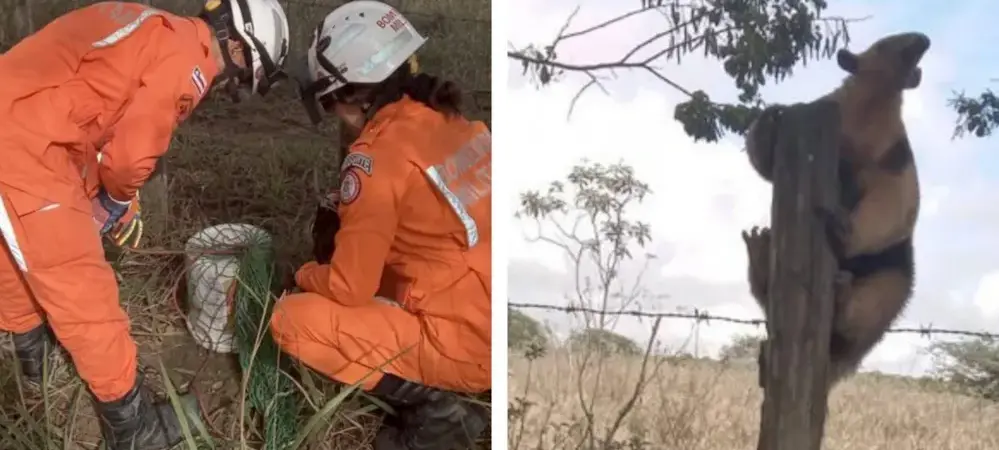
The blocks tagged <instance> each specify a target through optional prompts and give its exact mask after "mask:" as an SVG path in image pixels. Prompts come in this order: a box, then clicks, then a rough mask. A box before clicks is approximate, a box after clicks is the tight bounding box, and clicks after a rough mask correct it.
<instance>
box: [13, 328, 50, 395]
mask: <svg viewBox="0 0 999 450" xmlns="http://www.w3.org/2000/svg"><path fill="white" fill-rule="evenodd" d="M11 337H12V338H13V341H14V354H15V355H17V360H18V362H20V363H21V374H23V375H24V378H25V379H27V380H28V381H30V382H32V383H41V382H42V370H43V369H44V364H45V355H46V354H47V355H48V356H49V361H52V360H53V359H52V357H53V356H54V355H55V354H56V352H57V351H58V347H57V345H56V339H55V336H53V334H52V329H50V328H49V326H48V325H47V324H45V323H42V324H41V325H39V326H37V327H35V328H34V329H32V330H31V331H28V332H25V333H11ZM49 373H52V365H51V364H50V365H49Z"/></svg>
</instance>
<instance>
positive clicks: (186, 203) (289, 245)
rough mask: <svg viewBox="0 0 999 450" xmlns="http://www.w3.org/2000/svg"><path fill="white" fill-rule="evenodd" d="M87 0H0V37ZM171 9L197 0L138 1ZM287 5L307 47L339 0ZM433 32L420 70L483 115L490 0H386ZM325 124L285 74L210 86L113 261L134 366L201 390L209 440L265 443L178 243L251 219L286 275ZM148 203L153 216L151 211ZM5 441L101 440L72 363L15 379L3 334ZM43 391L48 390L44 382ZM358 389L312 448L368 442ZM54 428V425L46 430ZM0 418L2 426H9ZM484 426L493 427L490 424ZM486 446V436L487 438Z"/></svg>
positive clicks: (307, 216)
mask: <svg viewBox="0 0 999 450" xmlns="http://www.w3.org/2000/svg"><path fill="white" fill-rule="evenodd" d="M89 3H94V2H93V1H80V0H77V1H72V0H0V12H3V14H0V21H3V22H4V23H3V27H2V31H0V48H7V47H9V46H10V45H13V44H14V43H16V42H17V40H18V39H19V38H20V37H21V36H23V35H24V34H25V33H27V32H29V31H30V30H32V29H37V28H38V27H40V26H41V25H43V24H44V23H46V22H47V21H48V20H50V19H51V18H52V17H54V16H55V15H57V14H59V13H62V12H64V11H66V10H68V9H70V8H73V7H77V6H82V5H85V4H89ZM144 3H151V4H153V5H154V6H157V7H161V8H164V9H167V10H171V11H178V12H184V13H194V12H196V11H197V10H198V9H199V8H200V2H198V1H195V0H192V1H183V0H159V1H152V2H149V1H146V2H144ZM282 3H283V4H285V5H286V8H287V10H288V13H289V18H290V21H291V26H292V28H293V33H294V39H295V41H294V42H293V45H292V47H293V49H297V50H301V48H302V45H303V44H304V42H305V40H306V38H307V34H309V33H311V30H312V27H313V25H314V21H315V20H317V19H318V18H319V17H321V16H322V15H325V14H326V13H328V12H329V11H331V10H332V9H333V8H334V7H335V6H336V5H338V4H341V3H343V2H336V1H331V0H323V1H318V0H295V1H283V2H282ZM390 3H393V4H395V5H396V6H397V7H399V8H400V9H401V10H402V11H403V12H404V13H406V14H408V15H409V17H410V18H411V19H412V20H413V22H415V23H416V25H417V26H418V27H419V28H420V30H421V31H422V32H423V33H424V34H426V35H428V36H429V38H430V41H429V42H428V44H427V45H426V46H425V47H424V49H423V51H422V53H421V56H420V64H421V68H422V69H423V70H424V71H427V72H431V73H436V74H439V75H443V76H446V77H448V78H451V79H453V80H456V81H457V82H459V83H460V84H461V85H462V86H463V87H464V88H465V89H466V91H467V92H468V93H469V97H468V99H467V101H466V112H467V113H468V115H469V116H470V117H473V118H476V119H481V120H486V121H487V122H489V114H490V112H489V92H490V24H489V20H490V7H489V2H488V1H485V0H464V1H458V0H397V1H390ZM338 148H339V143H338V142H337V133H336V131H335V128H334V126H333V125H331V124H325V125H324V127H323V128H322V129H321V130H319V131H316V130H314V129H312V128H311V126H310V125H308V121H307V118H306V115H305V113H304V111H302V109H301V107H300V104H299V103H298V101H297V99H296V98H295V97H294V95H293V91H292V89H291V87H290V86H283V87H282V88H281V89H279V90H278V91H277V92H275V93H274V94H273V95H272V97H269V98H267V99H266V100H259V99H254V100H252V101H250V102H247V103H244V104H242V105H232V104H231V103H229V102H228V101H227V100H226V99H225V98H210V99H206V101H205V102H204V103H203V104H202V106H200V107H199V109H198V110H197V111H196V112H195V114H194V115H193V116H192V118H191V119H190V120H189V121H188V123H186V124H184V125H183V126H182V127H181V129H180V130H179V132H178V133H177V134H176V136H175V139H174V141H173V144H172V146H171V149H170V152H169V153H168V156H167V158H166V162H167V167H168V171H167V173H168V175H169V177H168V179H169V186H170V187H169V193H170V201H169V206H168V208H167V209H165V210H162V211H164V212H166V211H168V213H165V214H156V212H157V208H156V207H155V206H153V205H149V206H147V211H148V212H149V214H148V215H147V217H148V219H147V223H148V225H147V233H146V236H147V238H148V239H147V240H146V242H145V243H144V249H142V250H140V251H137V252H133V253H129V254H125V255H123V256H122V257H121V259H120V261H119V264H118V267H119V272H120V274H121V280H122V281H121V283H122V284H121V285H122V293H121V302H122V305H123V306H124V307H125V308H126V310H127V311H128V313H129V315H130V317H131V319H132V329H133V335H134V336H135V338H136V339H137V341H138V342H139V345H140V367H141V368H142V370H143V371H144V372H146V373H148V375H147V379H148V380H150V381H151V382H152V383H151V384H152V385H153V386H154V388H155V389H156V390H157V391H159V392H163V387H162V384H161V383H160V381H161V373H160V369H159V368H160V362H161V361H162V364H163V367H165V368H166V371H167V373H168V374H169V376H170V379H171V380H172V383H173V384H174V385H175V386H176V387H178V388H181V389H187V388H191V389H192V390H193V391H195V392H196V393H197V394H198V397H199V400H200V402H201V403H202V407H203V409H204V410H205V412H206V415H207V416H208V420H209V424H208V428H209V430H210V431H211V432H212V434H213V435H214V436H215V439H214V441H215V445H216V448H259V445H260V444H259V442H260V439H261V438H260V436H259V433H257V432H256V431H255V429H254V428H255V427H254V426H253V423H254V419H253V418H252V417H251V418H247V420H246V424H245V427H244V428H245V429H246V430H247V431H246V432H242V433H241V432H240V420H239V414H237V412H238V411H239V409H238V404H239V400H238V397H239V392H240V379H239V378H240V377H239V373H238V365H237V363H236V362H235V360H234V358H232V357H228V356H225V355H218V354H211V353H209V352H206V351H204V350H202V349H200V347H198V346H196V345H195V344H194V343H193V341H192V339H191V338H190V336H189V334H188V333H187V331H186V330H185V328H184V324H183V320H184V316H183V314H182V310H183V308H184V301H183V298H184V297H183V293H182V292H181V293H179V292H178V289H177V286H178V285H182V283H181V282H180V280H181V277H182V275H183V264H182V257H181V254H180V252H179V250H180V249H181V248H182V246H183V242H184V241H185V240H186V239H187V238H188V237H190V236H191V235H192V234H194V233H195V232H196V231H198V230H200V229H202V228H204V227H206V226H210V225H214V224H219V223H231V222H239V223H250V224H254V225H257V226H260V227H262V228H264V229H266V230H267V231H268V232H270V233H271V234H272V236H273V237H274V240H275V246H276V250H277V253H278V255H277V256H278V265H279V270H281V271H282V273H283V274H284V275H285V276H287V274H289V273H291V271H292V270H294V268H296V267H297V266H298V265H300V264H301V263H302V262H304V261H306V260H307V258H308V255H309V248H310V245H311V243H310V239H309V237H308V233H307V230H308V227H309V225H310V223H311V220H312V214H313V212H314V209H315V202H316V200H317V199H318V198H319V197H320V195H321V194H322V193H323V192H325V191H326V190H327V189H329V188H330V187H333V186H335V177H336V173H337V170H336V168H337V167H338V165H337V162H338V160H339V156H338V155H337V149H338ZM150 216H151V217H150ZM0 346H2V347H3V349H2V351H3V352H4V353H3V356H0V405H2V406H0V448H3V449H21V448H24V449H36V448H37V449H48V448H65V449H75V448H79V449H95V448H97V441H98V434H99V433H98V431H97V427H96V422H95V419H94V417H93V413H92V410H91V408H90V406H89V401H88V400H87V398H86V395H85V393H84V390H83V389H82V385H81V383H80V382H79V381H78V379H77V378H76V377H75V375H73V374H71V373H68V372H69V368H68V367H66V366H62V367H58V368H57V369H56V371H55V373H54V374H53V383H52V384H51V385H50V386H49V387H48V388H47V389H45V390H44V392H34V391H30V390H27V389H24V388H22V387H21V386H20V384H19V382H18V380H17V378H16V377H15V376H14V373H15V369H14V362H13V355H12V352H11V349H10V342H9V339H8V338H7V337H6V336H4V337H2V338H0ZM336 391H337V389H336V388H335V387H332V386H325V387H322V388H321V389H318V390H311V389H310V390H309V392H310V395H309V396H310V399H309V402H304V403H303V407H302V408H303V410H304V411H305V412H304V414H305V415H311V414H314V413H315V408H316V407H317V406H318V407H322V406H323V404H324V403H325V402H326V401H327V400H329V399H330V398H331V395H330V394H335V393H336ZM43 394H44V395H43ZM365 403H366V402H365V401H363V400H362V399H359V398H351V399H349V400H347V401H346V402H345V403H344V404H342V405H340V406H341V407H340V408H339V409H338V412H336V413H335V414H334V417H335V418H336V420H335V421H333V423H332V424H331V425H327V426H326V427H325V429H324V430H320V431H318V432H317V433H315V438H314V439H313V440H312V441H311V442H312V444H310V445H309V446H308V448H316V449H364V448H369V443H368V442H369V441H370V438H371V437H372V434H373V432H374V430H375V428H376V426H377V425H378V423H379V420H380V419H379V414H372V413H371V412H370V411H371V408H364V409H360V408H361V405H362V404H365ZM45 429H48V430H49V431H50V432H49V433H45V432H44V430H45ZM8 432H9V433H10V434H9V435H8ZM487 433H488V430H487ZM481 446H482V448H489V447H490V443H489V442H488V438H486V441H484V442H482V444H481Z"/></svg>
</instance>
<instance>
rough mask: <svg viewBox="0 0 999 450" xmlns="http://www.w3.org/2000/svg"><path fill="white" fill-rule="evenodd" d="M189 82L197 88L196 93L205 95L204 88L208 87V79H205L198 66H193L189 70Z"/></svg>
mask: <svg viewBox="0 0 999 450" xmlns="http://www.w3.org/2000/svg"><path fill="white" fill-rule="evenodd" d="M191 84H193V85H194V89H197V90H198V95H201V96H204V95H205V90H207V89H208V80H205V74H204V73H202V72H201V68H200V67H198V66H194V70H192V71H191Z"/></svg>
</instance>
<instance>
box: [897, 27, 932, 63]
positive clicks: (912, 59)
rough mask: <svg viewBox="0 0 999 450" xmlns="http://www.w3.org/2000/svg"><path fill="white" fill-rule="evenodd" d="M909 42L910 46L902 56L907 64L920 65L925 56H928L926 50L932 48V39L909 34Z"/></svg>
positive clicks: (906, 47)
mask: <svg viewBox="0 0 999 450" xmlns="http://www.w3.org/2000/svg"><path fill="white" fill-rule="evenodd" d="M907 38H908V40H909V45H906V46H905V49H904V50H903V51H902V55H903V57H904V58H905V60H906V62H909V63H911V64H913V65H915V64H917V63H919V60H920V59H922V57H923V55H924V54H926V50H929V48H930V38H929V36H927V35H925V34H923V33H909V35H908V36H907Z"/></svg>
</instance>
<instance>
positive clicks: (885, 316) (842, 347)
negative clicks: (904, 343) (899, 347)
mask: <svg viewBox="0 0 999 450" xmlns="http://www.w3.org/2000/svg"><path fill="white" fill-rule="evenodd" d="M838 278H839V280H837V282H838V283H842V282H846V281H847V280H846V279H845V276H844V275H840V276H839V277H838ZM910 282H911V280H910V279H909V277H907V276H906V274H905V273H904V272H903V271H902V270H886V271H884V272H879V273H875V274H872V275H868V276H865V277H863V278H857V279H854V280H853V282H852V283H851V284H850V285H849V287H848V288H846V286H842V287H838V288H837V291H838V292H837V294H836V297H837V298H836V312H835V316H834V318H833V334H832V339H831V341H830V345H829V347H830V361H829V377H828V384H829V386H830V387H832V386H833V385H834V384H836V383H837V382H839V381H841V380H842V379H843V378H845V377H847V376H849V375H850V374H852V373H853V372H855V371H856V370H857V368H858V367H859V366H860V363H861V361H863V359H864V357H865V356H866V355H867V353H868V352H870V351H871V349H872V348H874V346H875V345H877V343H878V342H880V341H881V338H882V337H884V334H885V331H886V330H887V329H888V327H889V326H891V324H892V322H893V321H894V320H895V318H896V317H898V315H899V314H900V313H901V312H902V309H903V308H905V305H906V303H907V302H908V300H909V296H910V293H911V290H910V285H911V284H910Z"/></svg>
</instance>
